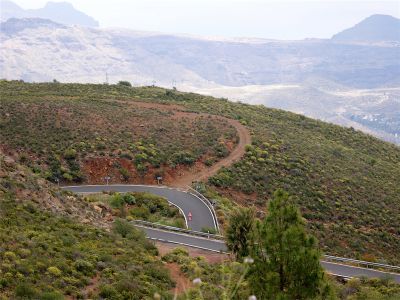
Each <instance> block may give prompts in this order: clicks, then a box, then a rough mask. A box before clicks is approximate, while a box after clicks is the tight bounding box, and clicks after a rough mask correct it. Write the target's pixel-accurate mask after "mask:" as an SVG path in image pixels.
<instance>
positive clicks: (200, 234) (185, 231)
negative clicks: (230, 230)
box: [130, 220, 224, 240]
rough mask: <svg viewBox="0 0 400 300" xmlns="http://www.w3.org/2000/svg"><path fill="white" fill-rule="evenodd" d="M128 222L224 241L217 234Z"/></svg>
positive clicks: (139, 221) (136, 221)
mask: <svg viewBox="0 0 400 300" xmlns="http://www.w3.org/2000/svg"><path fill="white" fill-rule="evenodd" d="M130 222H131V223H134V224H137V225H142V226H144V227H150V228H158V229H162V230H166V231H173V232H179V233H185V234H189V235H194V236H199V237H204V238H207V239H213V240H224V237H223V236H222V235H218V234H211V233H205V232H200V231H195V230H189V229H183V228H178V227H172V226H167V225H163V224H158V223H152V222H148V221H142V220H132V221H130Z"/></svg>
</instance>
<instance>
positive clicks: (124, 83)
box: [118, 80, 132, 87]
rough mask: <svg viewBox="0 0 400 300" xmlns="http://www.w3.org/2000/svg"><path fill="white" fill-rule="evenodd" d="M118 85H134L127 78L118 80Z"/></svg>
mask: <svg viewBox="0 0 400 300" xmlns="http://www.w3.org/2000/svg"><path fill="white" fill-rule="evenodd" d="M118 85H122V86H128V87H132V84H131V83H130V82H129V81H125V80H121V81H118Z"/></svg>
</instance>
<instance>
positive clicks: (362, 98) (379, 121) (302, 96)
mask: <svg viewBox="0 0 400 300" xmlns="http://www.w3.org/2000/svg"><path fill="white" fill-rule="evenodd" d="M21 18H22V17H21ZM370 27H371V26H370ZM393 30H394V31H395V30H396V29H395V28H394V29H393V28H391V29H387V28H386V27H385V28H384V31H385V32H384V33H386V32H390V31H393ZM382 39H384V35H382ZM0 41H1V44H2V51H1V52H0V70H1V72H0V73H1V75H0V78H4V79H8V80H12V79H15V80H20V79H22V80H25V81H30V82H32V81H33V82H46V81H52V80H53V79H56V80H58V81H61V82H85V83H87V82H89V83H103V82H106V81H108V82H110V83H116V82H118V81H120V80H128V81H130V82H132V83H133V84H134V85H152V84H154V83H156V85H157V86H163V87H168V88H171V87H172V86H176V87H177V88H178V89H179V90H182V91H188V92H196V93H202V94H207V95H211V96H214V97H224V98H229V99H230V100H235V101H242V102H246V103H257V104H264V105H266V106H268V107H274V108H280V109H285V110H289V111H292V112H295V113H300V114H304V115H306V116H309V117H312V118H316V119H320V120H324V121H327V122H332V123H335V124H339V125H344V126H348V127H350V126H352V127H354V128H356V129H359V130H362V131H364V132H367V133H370V134H373V135H375V136H378V137H380V138H382V139H384V140H386V141H390V142H394V143H400V125H399V124H400V116H399V114H394V113H393V112H394V111H396V109H397V110H399V109H400V108H399V107H400V102H399V96H398V95H399V83H400V72H399V70H400V65H399V61H400V51H399V44H398V43H397V42H381V41H378V42H375V41H372V42H370V41H364V42H359V41H356V42H353V41H340V40H336V39H329V40H322V39H306V40H301V41H279V40H268V39H223V38H207V37H192V36H179V35H174V34H167V33H154V32H139V31H134V30H129V29H115V28H114V29H104V28H87V27H84V26H66V25H61V24H56V23H54V22H52V21H49V20H43V19H38V18H28V19H9V20H8V21H6V22H3V23H2V24H1V26H0ZM28 50H29V51H28Z"/></svg>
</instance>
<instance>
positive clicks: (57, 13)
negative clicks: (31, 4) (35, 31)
mask: <svg viewBox="0 0 400 300" xmlns="http://www.w3.org/2000/svg"><path fill="white" fill-rule="evenodd" d="M0 7H1V13H0V19H1V20H2V21H7V20H8V19H11V18H43V19H50V20H52V21H54V22H57V23H62V24H64V25H80V26H85V27H98V26H99V22H98V21H96V20H95V19H94V18H92V17H90V16H89V15H87V14H85V13H83V12H81V11H79V10H77V9H75V8H74V6H73V5H72V4H71V3H69V2H52V1H49V2H47V3H46V4H45V6H44V7H42V8H37V9H23V8H21V7H20V6H18V5H17V4H15V3H14V2H12V1H9V0H0Z"/></svg>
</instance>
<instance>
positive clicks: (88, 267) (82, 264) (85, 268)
mask: <svg viewBox="0 0 400 300" xmlns="http://www.w3.org/2000/svg"><path fill="white" fill-rule="evenodd" d="M74 265H75V269H76V270H77V271H78V272H81V273H83V274H85V275H86V276H90V275H92V274H93V270H94V266H93V265H92V263H90V262H88V261H86V260H83V259H78V260H77V261H76V262H75V264H74Z"/></svg>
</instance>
